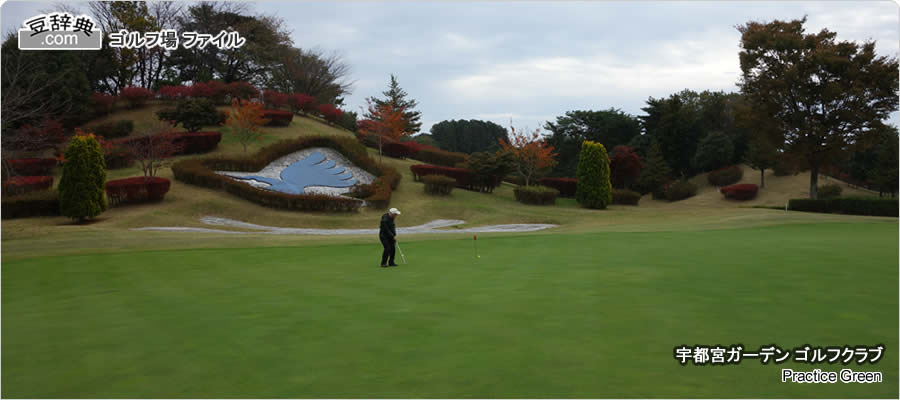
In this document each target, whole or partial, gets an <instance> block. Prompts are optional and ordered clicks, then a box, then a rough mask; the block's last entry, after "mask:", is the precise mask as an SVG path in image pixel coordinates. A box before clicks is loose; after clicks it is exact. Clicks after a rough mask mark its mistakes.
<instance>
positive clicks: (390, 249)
mask: <svg viewBox="0 0 900 400" xmlns="http://www.w3.org/2000/svg"><path fill="white" fill-rule="evenodd" d="M381 245H382V246H384V252H382V253H381V265H386V262H387V261H388V258H390V262H391V264H394V252H396V249H397V246H395V245H394V241H393V240H391V239H381Z"/></svg>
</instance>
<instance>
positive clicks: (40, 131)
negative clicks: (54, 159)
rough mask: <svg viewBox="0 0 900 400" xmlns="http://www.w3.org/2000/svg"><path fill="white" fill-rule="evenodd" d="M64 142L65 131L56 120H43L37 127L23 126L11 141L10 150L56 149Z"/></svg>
mask: <svg viewBox="0 0 900 400" xmlns="http://www.w3.org/2000/svg"><path fill="white" fill-rule="evenodd" d="M64 141H66V131H65V129H63V126H62V124H61V123H60V122H59V120H57V119H49V118H48V119H44V120H43V121H41V122H40V124H38V125H30V124H28V125H24V126H22V127H21V128H19V130H18V131H17V132H16V135H15V136H14V137H13V138H12V140H11V142H12V143H11V144H12V145H11V146H10V147H11V148H14V149H15V150H24V151H41V150H46V149H50V148H53V147H56V146H57V145H59V144H61V143H63V142H64Z"/></svg>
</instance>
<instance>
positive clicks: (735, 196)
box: [719, 183, 759, 200]
mask: <svg viewBox="0 0 900 400" xmlns="http://www.w3.org/2000/svg"><path fill="white" fill-rule="evenodd" d="M719 192H721V193H722V194H723V195H724V196H725V198H726V199H731V200H753V199H755V198H756V194H757V193H759V186H756V185H755V184H752V183H741V184H737V185H731V186H725V187H723V188H721V189H719Z"/></svg>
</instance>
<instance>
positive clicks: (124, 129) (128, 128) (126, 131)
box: [88, 119, 134, 139]
mask: <svg viewBox="0 0 900 400" xmlns="http://www.w3.org/2000/svg"><path fill="white" fill-rule="evenodd" d="M88 131H90V132H91V133H93V134H95V135H97V136H103V137H104V138H107V139H114V138H120V137H125V136H128V135H130V134H131V132H132V131H134V121H132V120H127V119H123V120H116V121H109V122H104V123H100V124H96V125H93V126H91V127H90V128H89V129H88Z"/></svg>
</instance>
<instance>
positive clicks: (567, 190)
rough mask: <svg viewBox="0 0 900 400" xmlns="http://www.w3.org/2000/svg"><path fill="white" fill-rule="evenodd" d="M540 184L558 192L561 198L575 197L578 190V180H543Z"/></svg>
mask: <svg viewBox="0 0 900 400" xmlns="http://www.w3.org/2000/svg"><path fill="white" fill-rule="evenodd" d="M539 182H540V184H541V185H544V186H547V187H551V188H554V189H556V190H558V191H559V195H560V197H575V192H576V191H577V189H578V179H575V178H541V180H540V181H539Z"/></svg>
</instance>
